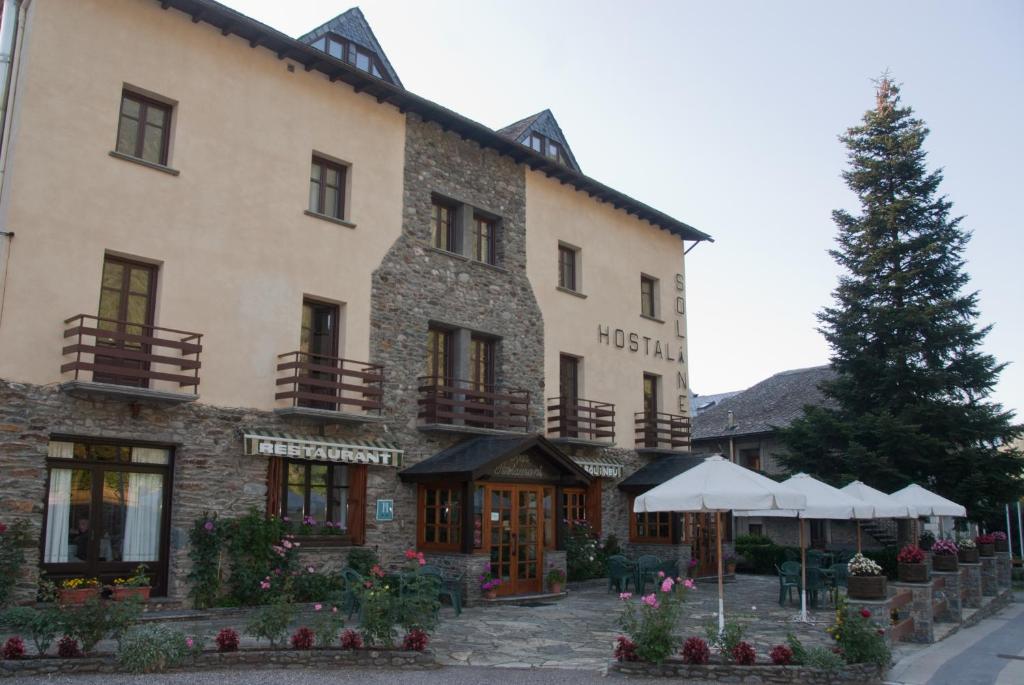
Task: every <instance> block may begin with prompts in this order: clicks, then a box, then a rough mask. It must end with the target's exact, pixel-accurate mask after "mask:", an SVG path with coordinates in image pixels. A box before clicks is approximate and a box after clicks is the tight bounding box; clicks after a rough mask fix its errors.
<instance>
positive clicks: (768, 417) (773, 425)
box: [692, 366, 835, 441]
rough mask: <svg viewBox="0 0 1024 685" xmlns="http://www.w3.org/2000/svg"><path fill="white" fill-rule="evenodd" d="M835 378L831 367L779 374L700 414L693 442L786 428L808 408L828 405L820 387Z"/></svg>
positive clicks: (695, 426) (694, 428)
mask: <svg viewBox="0 0 1024 685" xmlns="http://www.w3.org/2000/svg"><path fill="white" fill-rule="evenodd" d="M833 378H835V373H834V372H833V371H832V368H831V367H829V366H814V367H811V368H809V369H793V370H792V371H782V372H781V373H777V374H775V375H774V376H772V377H771V378H767V379H765V380H763V381H761V382H760V383H758V384H757V385H754V386H751V387H750V388H747V389H746V390H744V391H743V392H740V393H737V394H735V395H733V396H732V397H729V398H726V399H724V400H722V401H721V402H719V403H718V404H716V405H715V406H714V407H711V408H710V409H708V410H707V411H704V412H701V413H698V414H697V415H696V416H695V417H693V424H692V426H693V434H692V440H694V441H697V440H707V439H710V438H722V437H730V436H736V435H754V434H758V433H770V432H772V431H774V430H775V429H777V428H785V427H786V426H788V425H789V424H790V423H791V422H792V421H793V419H795V418H797V417H798V416H800V415H801V414H802V413H803V408H804V406H805V405H808V404H811V405H823V404H826V403H827V402H828V401H827V400H826V398H825V395H824V394H823V393H822V392H821V389H820V388H819V387H818V386H819V384H820V383H821V382H822V381H826V380H832V379H833ZM730 421H731V423H730Z"/></svg>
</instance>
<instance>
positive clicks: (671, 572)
mask: <svg viewBox="0 0 1024 685" xmlns="http://www.w3.org/2000/svg"><path fill="white" fill-rule="evenodd" d="M658 570H659V571H662V572H663V573H664V574H665V575H666V576H668V577H669V578H672V579H673V580H675V579H676V578H678V577H679V562H678V561H676V560H675V559H673V560H672V561H666V562H665V563H663V564H662V565H661V568H659V569H658Z"/></svg>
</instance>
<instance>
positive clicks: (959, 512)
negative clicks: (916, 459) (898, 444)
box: [889, 483, 967, 536]
mask: <svg viewBox="0 0 1024 685" xmlns="http://www.w3.org/2000/svg"><path fill="white" fill-rule="evenodd" d="M889 497H891V498H893V499H894V500H896V501H898V502H902V503H903V504H909V505H910V506H912V507H914V510H915V511H917V514H918V516H938V517H939V535H940V536H941V535H942V517H943V516H961V517H964V516H967V509H966V508H965V507H964V506H963V505H960V504H957V503H956V502H953V501H951V500H948V499H946V498H945V497H942V496H941V495H936V494H935V493H934V492H932V491H931V490H925V489H924V488H922V487H921V486H920V485H918V484H917V483H911V484H910V485H908V486H907V487H905V488H903V489H902V490H897V491H896V492H894V493H892V494H891V495H889Z"/></svg>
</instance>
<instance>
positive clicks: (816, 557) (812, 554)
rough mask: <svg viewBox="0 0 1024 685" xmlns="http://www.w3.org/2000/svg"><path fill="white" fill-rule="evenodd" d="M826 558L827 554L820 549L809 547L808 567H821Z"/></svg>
mask: <svg viewBox="0 0 1024 685" xmlns="http://www.w3.org/2000/svg"><path fill="white" fill-rule="evenodd" d="M824 558H825V554H824V553H823V552H821V551H820V550H816V549H809V550H807V568H812V567H813V568H821V567H822V561H823V560H824Z"/></svg>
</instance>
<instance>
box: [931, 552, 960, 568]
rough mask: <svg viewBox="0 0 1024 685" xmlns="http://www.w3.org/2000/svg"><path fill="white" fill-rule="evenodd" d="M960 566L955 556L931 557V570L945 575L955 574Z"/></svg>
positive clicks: (937, 555)
mask: <svg viewBox="0 0 1024 685" xmlns="http://www.w3.org/2000/svg"><path fill="white" fill-rule="evenodd" d="M958 568H960V565H959V564H958V563H957V560H956V555H955V554H936V555H933V556H932V570H933V571H943V572H945V573H956V571H957V569H958Z"/></svg>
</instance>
